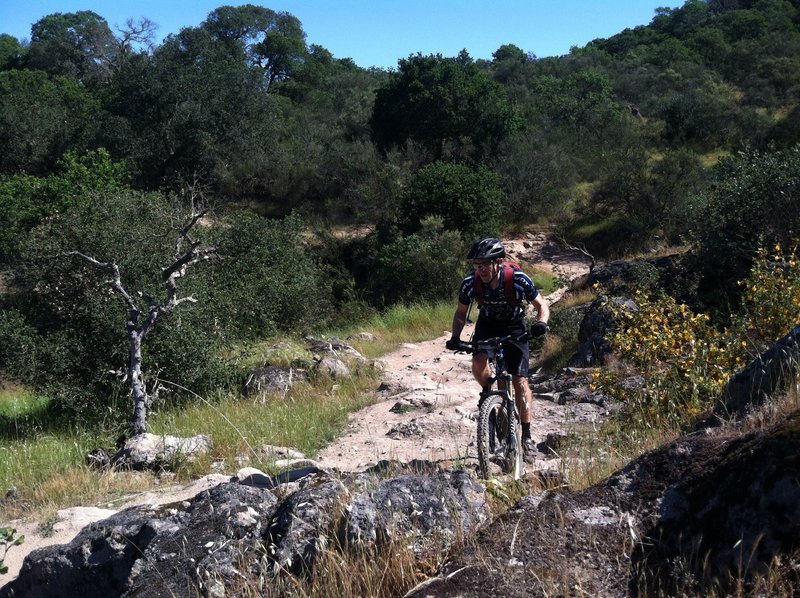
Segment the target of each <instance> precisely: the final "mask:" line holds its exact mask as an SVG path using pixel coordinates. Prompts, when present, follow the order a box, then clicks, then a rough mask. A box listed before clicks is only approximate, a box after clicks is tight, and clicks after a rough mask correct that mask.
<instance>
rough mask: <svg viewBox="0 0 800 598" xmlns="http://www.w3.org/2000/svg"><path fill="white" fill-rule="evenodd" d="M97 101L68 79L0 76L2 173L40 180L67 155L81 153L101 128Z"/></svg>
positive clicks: (27, 73) (19, 73)
mask: <svg viewBox="0 0 800 598" xmlns="http://www.w3.org/2000/svg"><path fill="white" fill-rule="evenodd" d="M103 118H104V115H103V112H102V110H101V107H100V104H99V102H98V101H97V99H96V98H95V97H94V96H92V95H91V93H90V92H89V91H87V89H86V88H85V87H84V86H83V85H81V84H80V83H79V82H78V81H76V80H75V79H73V78H71V77H62V76H54V77H49V76H48V75H47V74H46V73H44V72H42V71H32V70H10V71H4V72H0V173H6V174H16V173H18V172H27V173H29V174H44V173H46V172H48V171H49V170H50V169H52V168H53V166H54V165H55V162H56V160H58V158H60V157H61V155H62V154H63V153H64V152H66V151H68V150H78V151H80V150H83V149H86V148H87V147H89V146H90V145H91V144H92V142H93V141H94V140H95V138H96V135H97V131H98V127H99V126H100V124H101V123H102V122H103Z"/></svg>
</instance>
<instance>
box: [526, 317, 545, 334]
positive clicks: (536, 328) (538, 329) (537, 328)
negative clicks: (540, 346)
mask: <svg viewBox="0 0 800 598" xmlns="http://www.w3.org/2000/svg"><path fill="white" fill-rule="evenodd" d="M548 330H550V328H549V327H548V326H547V322H542V321H541V320H539V321H538V322H534V323H533V324H531V327H530V329H529V331H528V334H530V335H531V337H537V336H544V335H545V333H546V332H547V331H548Z"/></svg>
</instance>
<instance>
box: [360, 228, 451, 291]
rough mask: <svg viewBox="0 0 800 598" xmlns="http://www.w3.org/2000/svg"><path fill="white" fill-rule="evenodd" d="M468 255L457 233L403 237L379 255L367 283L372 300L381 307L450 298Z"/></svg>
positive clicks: (426, 233) (434, 232)
mask: <svg viewBox="0 0 800 598" xmlns="http://www.w3.org/2000/svg"><path fill="white" fill-rule="evenodd" d="M465 254H466V249H465V247H464V242H463V241H462V240H461V237H460V236H459V234H458V233H456V232H455V231H445V232H443V233H441V234H440V233H438V232H437V231H435V230H428V231H421V232H420V233H418V234H413V235H409V236H407V237H400V238H398V239H396V240H394V241H393V242H391V243H389V244H388V245H386V246H384V247H382V248H381V249H380V250H379V251H378V253H377V255H376V257H375V260H374V263H373V267H372V268H371V276H370V278H369V280H368V283H367V291H368V293H369V297H370V299H371V300H372V302H373V303H375V304H376V305H379V306H381V307H385V306H388V305H393V304H395V303H399V302H403V301H405V302H425V301H438V300H441V299H448V298H451V297H453V296H454V295H455V293H456V291H457V290H458V285H459V283H460V282H461V279H462V278H463V276H464V255H465Z"/></svg>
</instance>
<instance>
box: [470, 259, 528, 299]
mask: <svg viewBox="0 0 800 598" xmlns="http://www.w3.org/2000/svg"><path fill="white" fill-rule="evenodd" d="M521 270H522V268H520V267H519V264H518V263H517V262H512V261H510V260H503V261H502V263H501V264H500V271H501V272H502V274H501V273H498V276H502V277H503V292H504V293H505V296H506V300H507V301H508V302H509V303H510V304H511V305H519V300H518V299H517V293H516V292H515V291H514V272H520V271H521ZM473 289H474V290H475V301H477V303H478V306H480V305H481V303H483V293H484V289H483V281H482V280H481V277H480V276H478V275H477V274H476V275H475V280H474V283H473Z"/></svg>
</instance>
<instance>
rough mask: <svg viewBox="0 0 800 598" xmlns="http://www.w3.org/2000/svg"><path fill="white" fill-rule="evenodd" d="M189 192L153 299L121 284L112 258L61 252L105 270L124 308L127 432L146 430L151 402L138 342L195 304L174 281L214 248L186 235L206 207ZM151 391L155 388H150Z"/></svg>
mask: <svg viewBox="0 0 800 598" xmlns="http://www.w3.org/2000/svg"><path fill="white" fill-rule="evenodd" d="M195 199H196V198H195V196H194V193H192V212H191V215H190V216H189V218H188V219H187V220H186V221H185V222H184V223H183V225H182V226H181V227H180V229H179V230H178V231H177V238H176V242H175V257H174V260H173V261H172V262H171V263H170V264H169V265H168V266H166V267H165V268H162V269H161V281H162V283H163V285H164V290H165V295H164V298H163V299H162V300H161V301H157V300H155V299H153V298H152V297H150V296H149V295H147V294H146V293H144V292H139V293H137V295H138V299H137V298H135V297H134V296H133V295H131V294H130V293H129V292H128V290H127V289H126V288H125V286H124V285H123V284H122V278H121V276H120V271H119V267H118V266H117V263H116V262H115V261H113V260H112V261H109V262H102V261H100V260H98V259H96V258H95V257H93V256H89V255H86V254H84V253H81V252H80V251H67V252H64V255H66V256H74V257H79V258H81V259H83V260H85V261H87V262H89V263H90V264H92V265H94V266H97V267H98V268H102V269H103V270H106V271H107V272H108V273H109V274H110V275H111V277H110V278H109V280H108V281H107V282H108V284H109V285H110V286H111V288H112V289H113V290H114V291H115V292H117V293H119V295H120V296H121V297H122V298H123V300H124V301H125V303H126V305H127V307H128V321H127V331H128V372H127V382H128V384H129V385H130V389H131V396H132V398H133V414H132V416H131V432H132V433H133V434H134V435H136V434H143V433H145V432H147V414H148V411H149V409H150V404H151V402H152V395H151V393H150V392H148V389H147V384H146V383H145V380H144V376H143V374H142V342H143V341H144V338H145V337H146V336H147V334H148V333H149V332H150V331H151V330H152V329H153V327H154V326H155V323H156V320H158V318H159V317H160V316H161V315H162V314H167V313H169V312H171V311H172V310H174V309H175V308H176V307H178V306H179V305H180V304H182V303H196V301H197V300H196V299H195V298H194V297H178V284H177V280H178V279H179V278H180V277H181V276H184V275H185V274H186V271H187V270H188V268H189V267H190V266H193V265H194V264H197V263H199V262H202V261H206V260H209V259H211V258H213V257H215V255H216V250H215V248H214V247H203V246H202V244H201V242H200V241H197V240H195V239H193V238H192V237H191V236H190V233H191V231H192V229H193V228H194V227H195V225H196V224H197V223H198V221H199V220H200V219H201V218H202V217H203V216H204V215H205V214H206V213H207V211H208V210H206V209H202V208H199V207H198V205H197V204H196V203H195ZM153 391H154V392H155V389H153Z"/></svg>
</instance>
